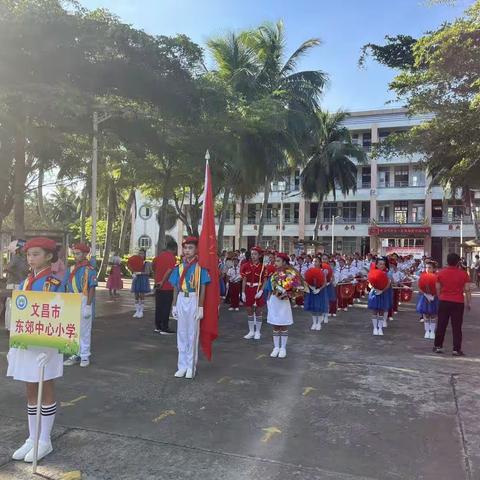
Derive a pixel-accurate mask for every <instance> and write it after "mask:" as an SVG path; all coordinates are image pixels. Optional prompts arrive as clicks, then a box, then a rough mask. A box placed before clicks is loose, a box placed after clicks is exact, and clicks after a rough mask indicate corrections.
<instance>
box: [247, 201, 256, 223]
mask: <svg viewBox="0 0 480 480" xmlns="http://www.w3.org/2000/svg"><path fill="white" fill-rule="evenodd" d="M247 215H248V224H249V225H255V224H256V223H257V205H256V204H255V203H249V204H248V212H247Z"/></svg>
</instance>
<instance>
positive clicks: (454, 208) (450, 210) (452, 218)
mask: <svg viewBox="0 0 480 480" xmlns="http://www.w3.org/2000/svg"><path fill="white" fill-rule="evenodd" d="M462 216H463V206H462V205H448V207H447V217H448V221H449V222H459V221H460V219H461V218H462Z"/></svg>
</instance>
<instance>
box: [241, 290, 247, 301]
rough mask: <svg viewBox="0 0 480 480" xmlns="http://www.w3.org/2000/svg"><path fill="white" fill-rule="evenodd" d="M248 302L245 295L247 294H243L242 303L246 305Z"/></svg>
mask: <svg viewBox="0 0 480 480" xmlns="http://www.w3.org/2000/svg"><path fill="white" fill-rule="evenodd" d="M246 301H247V296H246V295H245V292H243V293H242V302H243V303H245V302H246Z"/></svg>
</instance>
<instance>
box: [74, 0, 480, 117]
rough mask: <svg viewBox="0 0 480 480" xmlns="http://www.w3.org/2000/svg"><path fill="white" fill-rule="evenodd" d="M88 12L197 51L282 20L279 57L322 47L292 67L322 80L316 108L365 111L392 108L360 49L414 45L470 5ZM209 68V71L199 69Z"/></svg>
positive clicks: (120, 4)
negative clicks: (307, 44)
mask: <svg viewBox="0 0 480 480" xmlns="http://www.w3.org/2000/svg"><path fill="white" fill-rule="evenodd" d="M80 1H81V3H82V5H83V6H84V7H87V8H89V9H94V8H98V7H101V8H107V9H108V10H110V11H111V12H113V13H115V14H116V15H117V16H119V17H120V18H121V19H122V21H124V22H126V23H129V24H131V25H133V26H134V27H135V28H140V29H143V30H145V31H146V32H148V33H150V34H159V35H175V34H177V33H184V34H186V35H188V36H189V37H190V38H191V39H192V40H193V41H195V42H196V43H198V44H200V45H201V46H205V44H206V42H207V40H208V39H209V38H212V37H215V36H220V35H223V34H225V33H228V32H231V31H240V30H244V29H249V28H253V27H255V26H258V25H259V24H261V23H262V22H265V21H277V20H279V19H281V20H283V22H284V24H285V29H286V34H287V51H288V52H289V53H291V52H293V51H294V50H295V49H296V47H297V46H299V45H300V44H301V43H302V42H303V41H305V40H307V39H309V38H319V39H320V40H321V41H322V45H321V46H319V47H317V48H316V49H314V50H313V51H311V52H310V53H309V55H308V56H307V57H305V58H304V59H303V60H302V62H301V63H300V67H301V68H302V69H305V70H308V69H314V70H317V69H320V70H323V71H324V72H326V73H327V74H328V76H329V86H328V88H327V90H326V92H325V95H324V97H323V100H322V107H323V108H327V109H329V110H336V109H340V108H341V109H345V110H349V111H355V110H371V109H377V108H385V107H391V106H395V105H398V103H396V102H395V101H394V102H393V103H389V104H388V105H387V102H389V101H392V100H395V97H394V95H393V94H392V93H391V92H389V90H388V83H389V82H390V80H391V79H392V78H393V77H394V75H395V71H394V70H391V69H388V68H386V67H383V66H381V65H378V64H376V63H375V62H373V61H369V62H367V65H366V68H364V69H360V68H359V67H358V58H359V56H360V50H361V47H362V46H363V45H365V44H366V43H370V42H371V43H380V44H381V43H382V42H383V39H384V37H385V35H396V34H408V35H411V36H413V37H415V38H417V37H418V36H420V35H422V34H423V33H425V32H427V31H429V30H433V29H436V28H437V27H439V26H440V25H441V24H442V23H443V22H445V21H450V20H453V19H455V18H457V17H459V16H461V15H462V12H463V11H464V10H465V9H466V8H467V7H468V6H469V5H470V4H471V3H472V2H473V0H457V1H456V2H453V3H454V5H453V6H452V5H451V4H449V2H448V1H446V4H432V2H431V0H80ZM207 64H208V65H209V67H211V66H213V64H212V63H211V61H207Z"/></svg>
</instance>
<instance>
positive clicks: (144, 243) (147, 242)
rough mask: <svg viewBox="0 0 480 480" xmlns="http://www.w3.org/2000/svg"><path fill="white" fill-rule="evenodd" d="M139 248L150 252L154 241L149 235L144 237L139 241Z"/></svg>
mask: <svg viewBox="0 0 480 480" xmlns="http://www.w3.org/2000/svg"><path fill="white" fill-rule="evenodd" d="M138 246H139V248H144V249H145V250H148V249H149V248H150V247H151V246H152V239H151V238H150V237H149V236H148V235H142V236H141V237H140V238H139V239H138Z"/></svg>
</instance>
